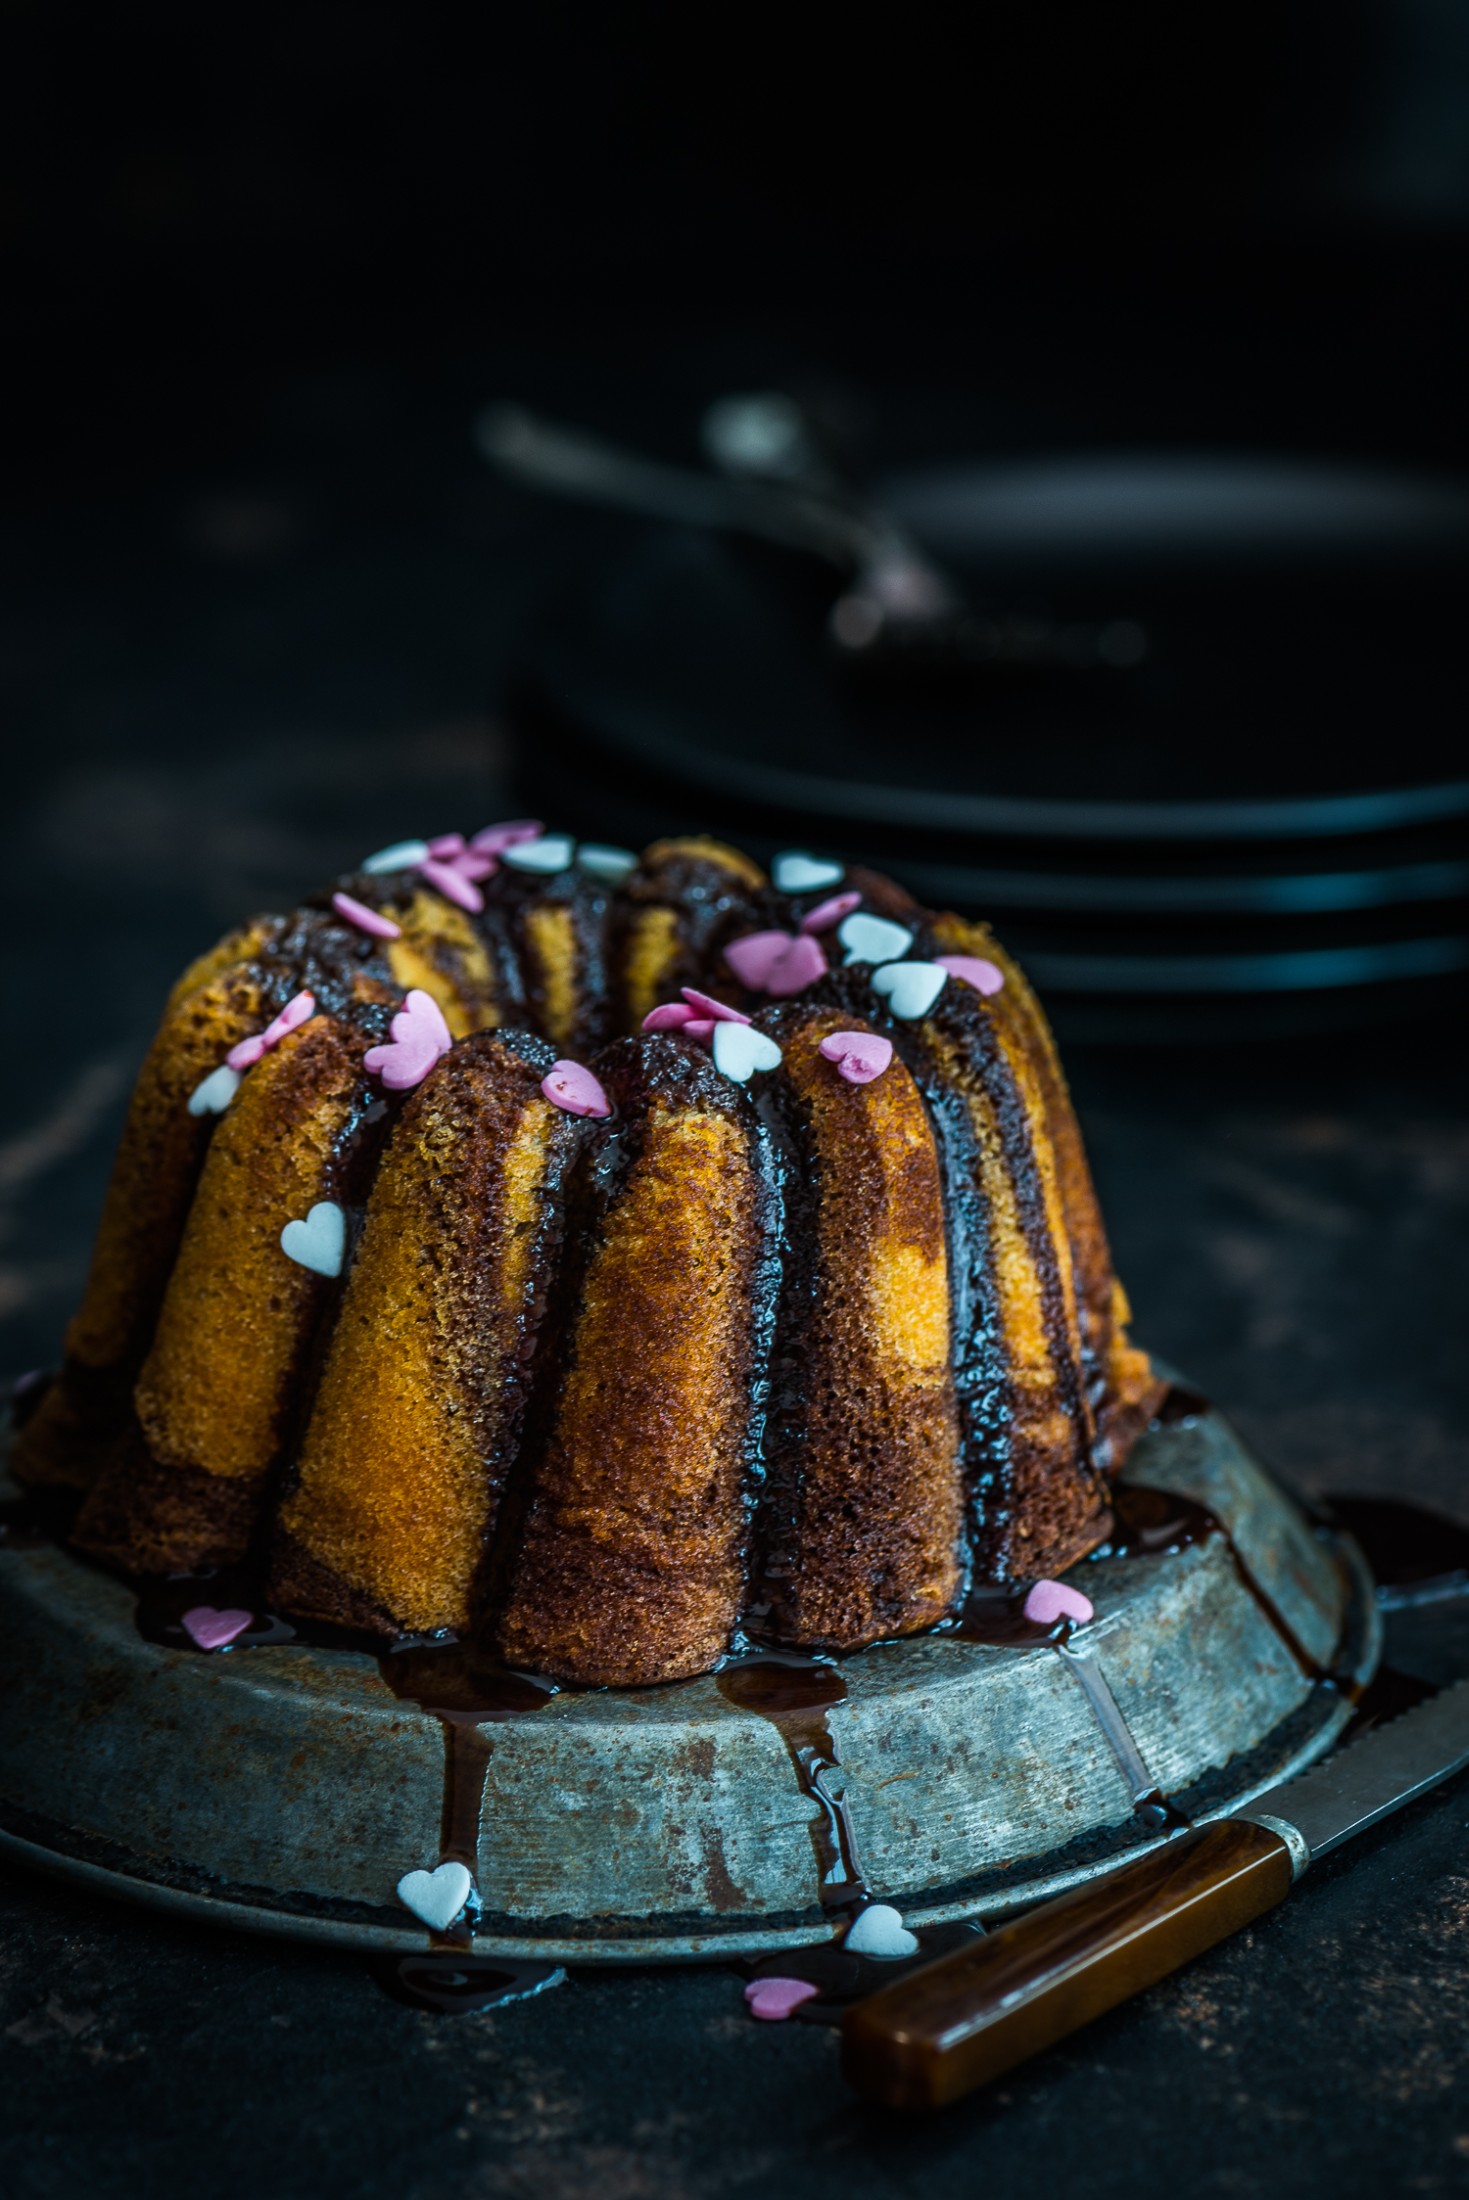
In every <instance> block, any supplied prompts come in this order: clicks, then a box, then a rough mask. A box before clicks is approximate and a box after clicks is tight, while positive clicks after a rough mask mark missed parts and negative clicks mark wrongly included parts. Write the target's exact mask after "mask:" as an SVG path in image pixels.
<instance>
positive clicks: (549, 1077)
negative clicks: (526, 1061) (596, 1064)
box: [541, 1062, 612, 1115]
mask: <svg viewBox="0 0 1469 2200" xmlns="http://www.w3.org/2000/svg"><path fill="white" fill-rule="evenodd" d="M541 1090H542V1092H543V1093H544V1094H545V1096H546V1098H547V1099H548V1100H549V1101H550V1102H551V1104H552V1106H553V1107H557V1108H564V1109H565V1110H566V1113H567V1114H568V1115H610V1114H611V1113H612V1104H611V1102H610V1101H609V1100H608V1098H607V1095H606V1093H605V1092H604V1091H603V1090H602V1087H601V1086H600V1085H599V1084H598V1083H597V1080H596V1078H595V1077H594V1076H593V1075H592V1073H591V1071H590V1070H589V1069H585V1068H583V1066H582V1064H581V1063H580V1062H553V1063H552V1064H551V1067H550V1068H549V1069H548V1070H547V1072H546V1074H545V1076H544V1077H543V1078H542V1079H541Z"/></svg>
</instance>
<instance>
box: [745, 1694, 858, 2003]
mask: <svg viewBox="0 0 1469 2200" xmlns="http://www.w3.org/2000/svg"><path fill="white" fill-rule="evenodd" d="M715 1680H716V1683H717V1685H718V1688H719V1693H720V1694H721V1695H722V1696H723V1698H724V1700H725V1702H726V1703H731V1704H733V1705H735V1707H736V1709H738V1710H740V1711H753V1712H754V1713H755V1714H756V1715H757V1716H758V1717H759V1718H762V1719H768V1720H769V1721H770V1724H771V1725H772V1726H773V1727H774V1728H775V1730H776V1732H777V1733H778V1734H779V1736H780V1738H781V1740H782V1741H783V1742H784V1743H785V1746H786V1750H787V1752H788V1754H789V1756H790V1760H791V1764H792V1766H793V1767H794V1768H795V1774H796V1779H797V1781H798V1783H799V1785H800V1789H801V1793H802V1794H803V1795H807V1796H809V1797H810V1798H811V1800H812V1802H813V1803H815V1804H816V1806H817V1815H816V1817H814V1818H813V1819H812V1820H811V1827H810V1831H811V1846H812V1849H813V1850H814V1851H815V1855H816V1869H817V1876H818V1881H819V1893H820V1897H821V1906H822V1908H823V1909H824V1910H828V1911H836V1912H843V1911H847V1910H851V1909H853V1908H855V1907H857V1906H858V1905H860V1904H861V1903H863V1902H865V1901H866V1900H867V1899H868V1888H867V1880H866V1877H865V1875H864V1873H863V1870H862V1864H861V1860H860V1857H859V1855H858V1850H857V1836H856V1831H855V1829H854V1827H853V1824H852V1816H851V1810H850V1806H849V1804H848V1802H847V1798H846V1795H845V1793H844V1791H843V1782H842V1781H841V1780H840V1779H834V1778H833V1777H832V1776H833V1775H834V1774H838V1773H839V1772H840V1769H841V1762H842V1759H841V1752H840V1750H839V1749H838V1748H837V1744H836V1737H835V1736H834V1735H833V1733H832V1731H831V1727H830V1725H829V1724H828V1722H827V1717H826V1714H827V1712H828V1711H829V1710H830V1709H831V1708H832V1706H833V1705H834V1704H839V1703H844V1702H845V1701H846V1695H847V1684H846V1681H845V1679H844V1678H843V1675H842V1671H841V1668H840V1667H839V1666H838V1665H836V1664H834V1663H833V1662H832V1660H831V1659H830V1658H823V1657H815V1656H811V1657H808V1656H807V1655H806V1654H805V1653H804V1652H802V1651H798V1650H761V1651H755V1652H753V1653H751V1654H750V1655H749V1656H746V1657H738V1658H731V1659H730V1660H729V1662H728V1663H727V1664H726V1665H723V1666H721V1667H720V1669H719V1671H718V1673H717V1674H716V1675H715ZM796 1975H799V1974H796Z"/></svg>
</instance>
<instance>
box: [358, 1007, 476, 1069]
mask: <svg viewBox="0 0 1469 2200" xmlns="http://www.w3.org/2000/svg"><path fill="white" fill-rule="evenodd" d="M389 1028H390V1029H391V1031H392V1034H393V1036H392V1041H391V1043H390V1044H389V1045H387V1046H380V1047H369V1048H368V1050H367V1052H366V1053H365V1054H364V1055H363V1057H362V1066H363V1068H364V1069H365V1070H369V1071H371V1073H372V1074H373V1075H374V1076H377V1077H381V1079H382V1081H383V1083H384V1084H385V1085H386V1086H387V1088H388V1091H389V1092H410V1091H411V1090H412V1089H413V1087H414V1086H415V1085H421V1084H422V1083H423V1080H424V1079H425V1077H427V1075H428V1073H429V1071H430V1070H431V1069H432V1068H433V1066H434V1064H435V1062H437V1061H438V1059H439V1057H440V1056H441V1055H444V1054H447V1053H448V1051H449V1049H450V1047H451V1046H452V1045H453V1044H454V1042H453V1040H452V1038H451V1037H450V1035H449V1026H448V1025H447V1024H446V1023H445V1022H444V1014H443V1010H442V1009H441V1008H440V1007H439V1004H438V1002H437V1001H436V1000H434V998H433V996H432V995H431V994H428V993H421V992H419V990H418V989H417V987H415V988H414V990H413V991H412V992H411V993H410V994H409V995H408V998H407V999H406V1000H405V1001H404V1003H403V1006H402V1007H401V1008H400V1009H399V1011H398V1013H397V1015H396V1016H395V1017H394V1018H393V1021H392V1024H391V1026H390V1027H389Z"/></svg>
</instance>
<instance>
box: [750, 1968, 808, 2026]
mask: <svg viewBox="0 0 1469 2200" xmlns="http://www.w3.org/2000/svg"><path fill="white" fill-rule="evenodd" d="M820 1991H821V1989H820V1987H819V1986H813V1985H812V1984H811V1981H810V1980H809V1979H805V1978H752V1979H751V1981H750V1983H749V1985H748V1986H747V1987H746V1988H745V2000H746V2001H747V2002H748V2003H749V2005H750V2014H751V2016H752V2017H759V2018H760V2020H761V2022H762V2023H764V2024H783V2023H784V2022H785V2019H786V2018H787V2017H788V2016H789V2015H790V2014H791V2012H792V2010H794V2009H799V2008H800V2006H801V2004H802V2002H803V2001H814V2000H815V1999H816V1997H817V1995H818V1994H819V1993H820Z"/></svg>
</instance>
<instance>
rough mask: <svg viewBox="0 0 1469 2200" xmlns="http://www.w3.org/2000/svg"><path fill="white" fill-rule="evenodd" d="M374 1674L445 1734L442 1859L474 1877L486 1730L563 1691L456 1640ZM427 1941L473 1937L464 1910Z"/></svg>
mask: <svg viewBox="0 0 1469 2200" xmlns="http://www.w3.org/2000/svg"><path fill="white" fill-rule="evenodd" d="M378 1671H379V1672H380V1673H381V1674H382V1677H383V1679H384V1680H385V1681H386V1682H387V1684H388V1686H389V1688H391V1689H392V1691H393V1693H394V1695H395V1696H399V1697H401V1698H403V1699H404V1700H405V1701H406V1702H409V1703H416V1704H417V1705H418V1708H419V1709H420V1711H426V1712H428V1713H429V1715H430V1716H431V1717H432V1718H435V1719H437V1720H438V1721H439V1723H440V1725H441V1726H442V1727H443V1729H444V1809H443V1818H442V1821H441V1825H440V1836H439V1861H440V1862H441V1863H456V1864H463V1865H464V1867H465V1869H466V1870H467V1871H468V1872H469V1874H470V1876H471V1878H477V1876H478V1872H479V1826H480V1815H481V1813H482V1811H483V1809H484V1799H485V1781H486V1779H487V1778H488V1775H489V1769H490V1752H491V1748H492V1746H493V1744H492V1738H491V1736H490V1735H488V1734H486V1733H485V1732H484V1728H485V1727H487V1726H503V1725H505V1724H506V1723H507V1722H508V1721H509V1720H511V1719H523V1718H528V1717H529V1716H530V1715H531V1714H532V1713H533V1712H536V1711H543V1710H544V1709H545V1707H546V1705H547V1704H548V1703H549V1702H550V1701H551V1699H552V1697H553V1696H555V1695H558V1694H559V1693H560V1691H559V1689H558V1688H557V1685H556V1683H555V1681H550V1680H543V1679H542V1678H541V1676H540V1675H539V1674H536V1673H518V1672H515V1671H514V1670H513V1669H512V1668H511V1667H509V1666H506V1665H501V1664H499V1663H498V1662H497V1661H496V1660H494V1659H493V1658H489V1657H486V1656H483V1655H481V1654H480V1653H479V1652H477V1651H475V1650H474V1649H472V1648H471V1647H470V1646H469V1645H467V1644H461V1643H442V1644H440V1643H433V1644H426V1645H421V1644H411V1643H410V1644H404V1645H403V1646H402V1647H401V1648H399V1649H396V1650H391V1651H389V1652H388V1654H387V1655H386V1656H385V1657H382V1658H379V1660H378ZM430 1938H431V1939H432V1941H433V1943H434V1945H435V1946H436V1947H445V1948H460V1947H467V1946H468V1945H469V1944H470V1942H471V1941H472V1940H473V1938H474V1926H473V1922H472V1920H471V1918H470V1916H469V1915H468V1913H466V1914H465V1916H464V1917H463V1918H461V1919H459V1920H458V1921H457V1922H456V1923H455V1924H453V1925H451V1926H450V1927H449V1929H448V1931H447V1932H444V1933H433V1934H431V1935H430ZM476 2006H478V2007H486V2006H488V2004H487V2003H483V2002H481V2003H478V2004H477V2005H476Z"/></svg>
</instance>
